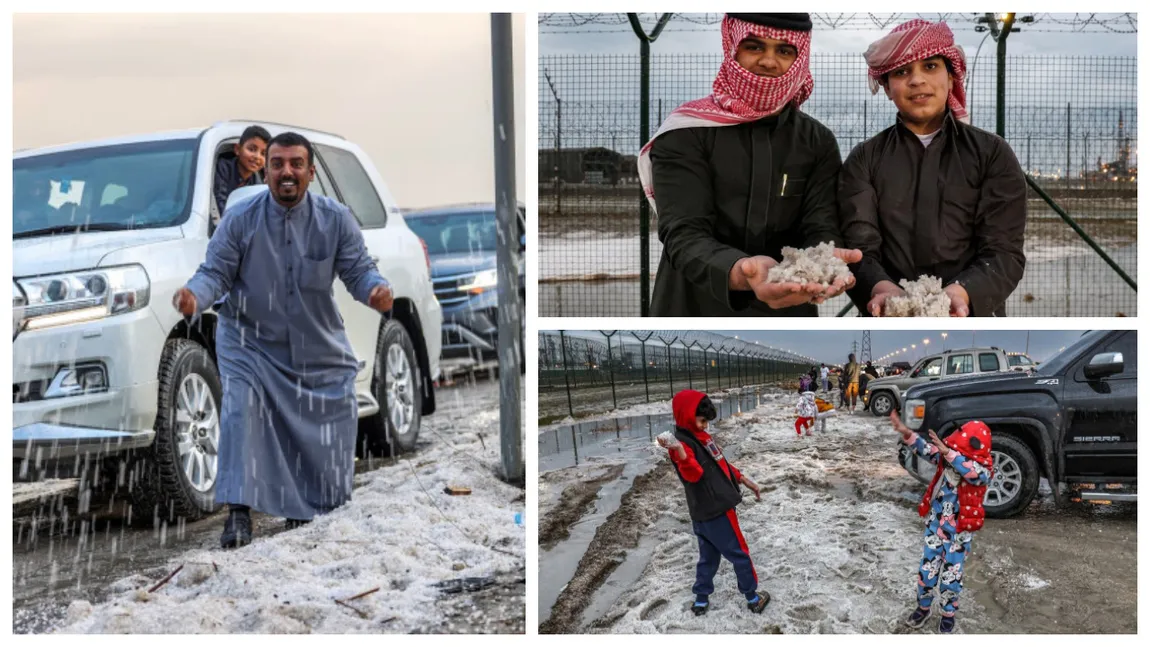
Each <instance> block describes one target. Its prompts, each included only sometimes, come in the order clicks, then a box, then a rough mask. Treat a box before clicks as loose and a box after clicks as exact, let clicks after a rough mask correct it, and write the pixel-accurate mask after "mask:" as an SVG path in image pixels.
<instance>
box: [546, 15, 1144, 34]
mask: <svg viewBox="0 0 1150 647" xmlns="http://www.w3.org/2000/svg"><path fill="white" fill-rule="evenodd" d="M660 15H661V14H656V13H640V14H638V17H639V22H640V23H641V24H642V25H643V27H644V28H646V29H647V30H648V31H649V30H650V29H651V28H652V27H654V25H655V23H656V22H658V20H659V17H660ZM985 15H986V14H985V13H812V14H811V22H813V23H814V24H815V28H816V29H835V30H876V29H877V30H885V29H889V28H890V27H893V26H894V25H897V24H899V23H902V22H905V21H907V20H911V19H914V18H922V19H924V20H930V21H932V22H938V21H940V20H945V21H946V22H947V23H948V24H950V25H951V26H957V25H964V24H965V25H970V26H976V25H978V24H979V20H980V19H981V18H982V17H984V16H985ZM1019 15H1020V16H1021V15H1026V16H1033V18H1034V20H1033V22H1029V23H1026V24H1025V25H1020V26H1022V27H1024V28H1025V29H1026V31H1028V32H1040V33H1114V34H1136V33H1138V14H1136V13H1074V14H1056V13H1036V14H1019ZM722 19H723V14H721V13H677V14H673V15H672V16H671V19H670V22H668V23H667V27H666V28H665V30H664V31H710V29H707V28H706V27H707V26H710V25H715V24H717V23H719V22H720V21H722ZM539 26H540V32H542V33H601V32H617V31H630V29H631V27H630V24H629V21H628V18H627V14H625V13H541V14H539Z"/></svg>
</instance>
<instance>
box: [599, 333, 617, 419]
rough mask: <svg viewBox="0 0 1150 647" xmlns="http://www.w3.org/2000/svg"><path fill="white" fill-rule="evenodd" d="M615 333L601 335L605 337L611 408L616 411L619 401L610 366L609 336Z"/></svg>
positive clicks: (612, 368)
mask: <svg viewBox="0 0 1150 647" xmlns="http://www.w3.org/2000/svg"><path fill="white" fill-rule="evenodd" d="M600 332H601V331H600ZM616 332H617V331H614V330H613V331H611V334H610V335H608V334H607V333H602V334H603V335H604V336H606V337H607V374H608V375H610V376H611V408H612V409H618V408H619V400H618V398H616V397H615V367H614V366H612V362H611V335H614V334H615V333H616ZM619 350H622V349H619Z"/></svg>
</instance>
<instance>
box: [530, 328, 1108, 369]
mask: <svg viewBox="0 0 1150 647" xmlns="http://www.w3.org/2000/svg"><path fill="white" fill-rule="evenodd" d="M540 332H553V331H540ZM565 332H566V334H568V335H571V336H578V337H585V338H588V339H596V340H598V341H605V337H604V336H603V335H602V334H600V333H599V332H598V331H577V330H568V331H565ZM608 332H610V331H608ZM709 332H714V333H716V334H720V335H726V336H728V337H738V338H739V339H743V340H747V341H752V342H754V341H757V342H759V343H760V344H764V345H769V346H774V347H775V348H779V349H783V350H789V351H791V352H794V353H798V354H800V355H803V356H807V357H813V358H814V359H815V361H816V362H820V363H823V362H825V363H827V364H836V365H837V364H842V363H844V362H846V360H847V355H848V354H849V353H850V352H851V344H852V342H855V341H857V342H858V343H859V348H860V349H861V347H862V331H858V330H815V331H812V330H721V331H709ZM943 332H946V333H947V338H946V343H945V345H944V344H943V339H942V336H941V333H943ZM1083 332H1085V331H1083V330H1032V331H1026V330H978V331H974V332H972V331H969V330H950V331H945V330H874V331H871V356H872V357H874V358H878V357H882V356H883V355H886V354H887V353H890V352H893V351H896V350H898V351H900V354H899V355H898V356H896V357H894V358H892V359H891V360H889V361H907V362H910V363H911V364H913V363H914V362H915V361H916V360H918V359H921V358H922V357H924V356H925V355H926V354H927V353H932V352H938V351H939V350H945V349H948V348H970V347H979V348H984V347H988V346H997V347H998V348H1001V349H1003V350H1005V351H1007V352H1026V353H1027V354H1028V355H1029V356H1030V358H1031V359H1033V360H1034V361H1036V362H1043V361H1046V360H1047V359H1049V358H1050V357H1052V356H1053V355H1054V354H1055V353H1057V352H1058V351H1059V349H1061V348H1063V347H1065V346H1069V345H1070V344H1071V343H1072V342H1073V341H1074V340H1075V339H1077V338H1079V337H1081V336H1082V333H1083ZM620 333H621V334H626V331H620ZM554 334H558V333H554ZM1028 336H1029V338H1028ZM923 339H930V343H929V344H926V345H924V344H923V343H922V340H923ZM618 342H619V337H618V336H615V337H612V343H613V344H617V343H618ZM632 343H634V342H633V341H632ZM911 344H916V345H917V348H916V349H913V350H911V348H910V345H911ZM904 347H905V348H907V352H906V353H901V349H902V348H904ZM924 348H925V349H926V351H925V352H924Z"/></svg>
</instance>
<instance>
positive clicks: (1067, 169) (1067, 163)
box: [1066, 101, 1072, 196]
mask: <svg viewBox="0 0 1150 647" xmlns="http://www.w3.org/2000/svg"><path fill="white" fill-rule="evenodd" d="M1071 141H1072V140H1071V139H1070V102H1069V101H1067V102H1066V195H1068V196H1069V195H1070V142H1071Z"/></svg>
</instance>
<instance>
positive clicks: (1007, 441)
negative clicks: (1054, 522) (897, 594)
mask: <svg viewBox="0 0 1150 647" xmlns="http://www.w3.org/2000/svg"><path fill="white" fill-rule="evenodd" d="M902 405H903V406H902V415H903V422H904V423H905V424H906V425H907V426H908V427H910V428H911V429H914V430H916V431H917V432H918V433H920V434H926V432H927V430H928V429H934V430H935V431H936V432H938V435H939V437H941V438H946V436H947V435H948V434H950V433H952V432H953V431H954V430H955V429H957V428H958V427H960V426H961V425H962V424H963V423H966V422H968V421H970V420H981V421H983V422H985V423H986V424H987V425H989V426H990V429H991V434H992V436H991V437H992V445H991V447H992V455H993V457H994V475H993V477H992V479H991V482H990V486H989V487H988V488H987V492H986V499H985V504H984V505H985V507H986V515H987V516H988V517H996V518H1005V517H1010V516H1013V515H1016V514H1018V513H1020V512H1022V511H1023V510H1025V509H1026V507H1027V506H1028V505H1030V502H1031V500H1032V499H1033V498H1034V496H1035V494H1036V493H1037V492H1038V481H1039V479H1040V478H1042V477H1044V478H1046V480H1047V482H1048V483H1049V484H1050V489H1051V491H1052V493H1053V494H1054V498H1055V502H1056V504H1058V505H1063V504H1064V503H1066V502H1068V501H1079V500H1085V501H1135V500H1136V498H1137V489H1138V332H1137V331H1134V330H1115V331H1109V330H1100V331H1091V332H1087V333H1085V334H1083V335H1082V337H1080V338H1079V339H1078V340H1077V341H1075V342H1074V343H1073V344H1071V345H1070V346H1068V347H1067V348H1066V349H1065V350H1063V351H1062V352H1060V353H1058V354H1057V355H1055V356H1054V357H1052V358H1050V359H1049V360H1047V361H1046V362H1045V363H1043V364H1042V365H1041V366H1038V367H1037V368H1035V369H1032V370H1030V371H1028V372H1025V373H1015V372H1011V373H1002V374H1000V375H993V376H978V377H973V378H969V379H964V378H959V379H954V380H949V381H944V382H930V383H926V384H920V385H917V386H913V387H911V388H910V389H908V390H907V392H906V395H905V398H904V400H903V402H902ZM899 461H900V462H901V463H902V465H903V467H905V468H906V469H907V471H908V472H910V473H911V474H912V475H913V476H914V477H915V478H917V479H919V480H920V481H923V482H929V479H930V477H931V476H933V474H934V469H935V468H934V466H933V465H930V464H929V463H928V462H927V461H920V460H919V459H918V457H917V456H916V455H915V454H914V452H911V451H908V449H907V448H906V446H905V445H902V444H901V443H899ZM1063 486H1065V491H1064V490H1063Z"/></svg>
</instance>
